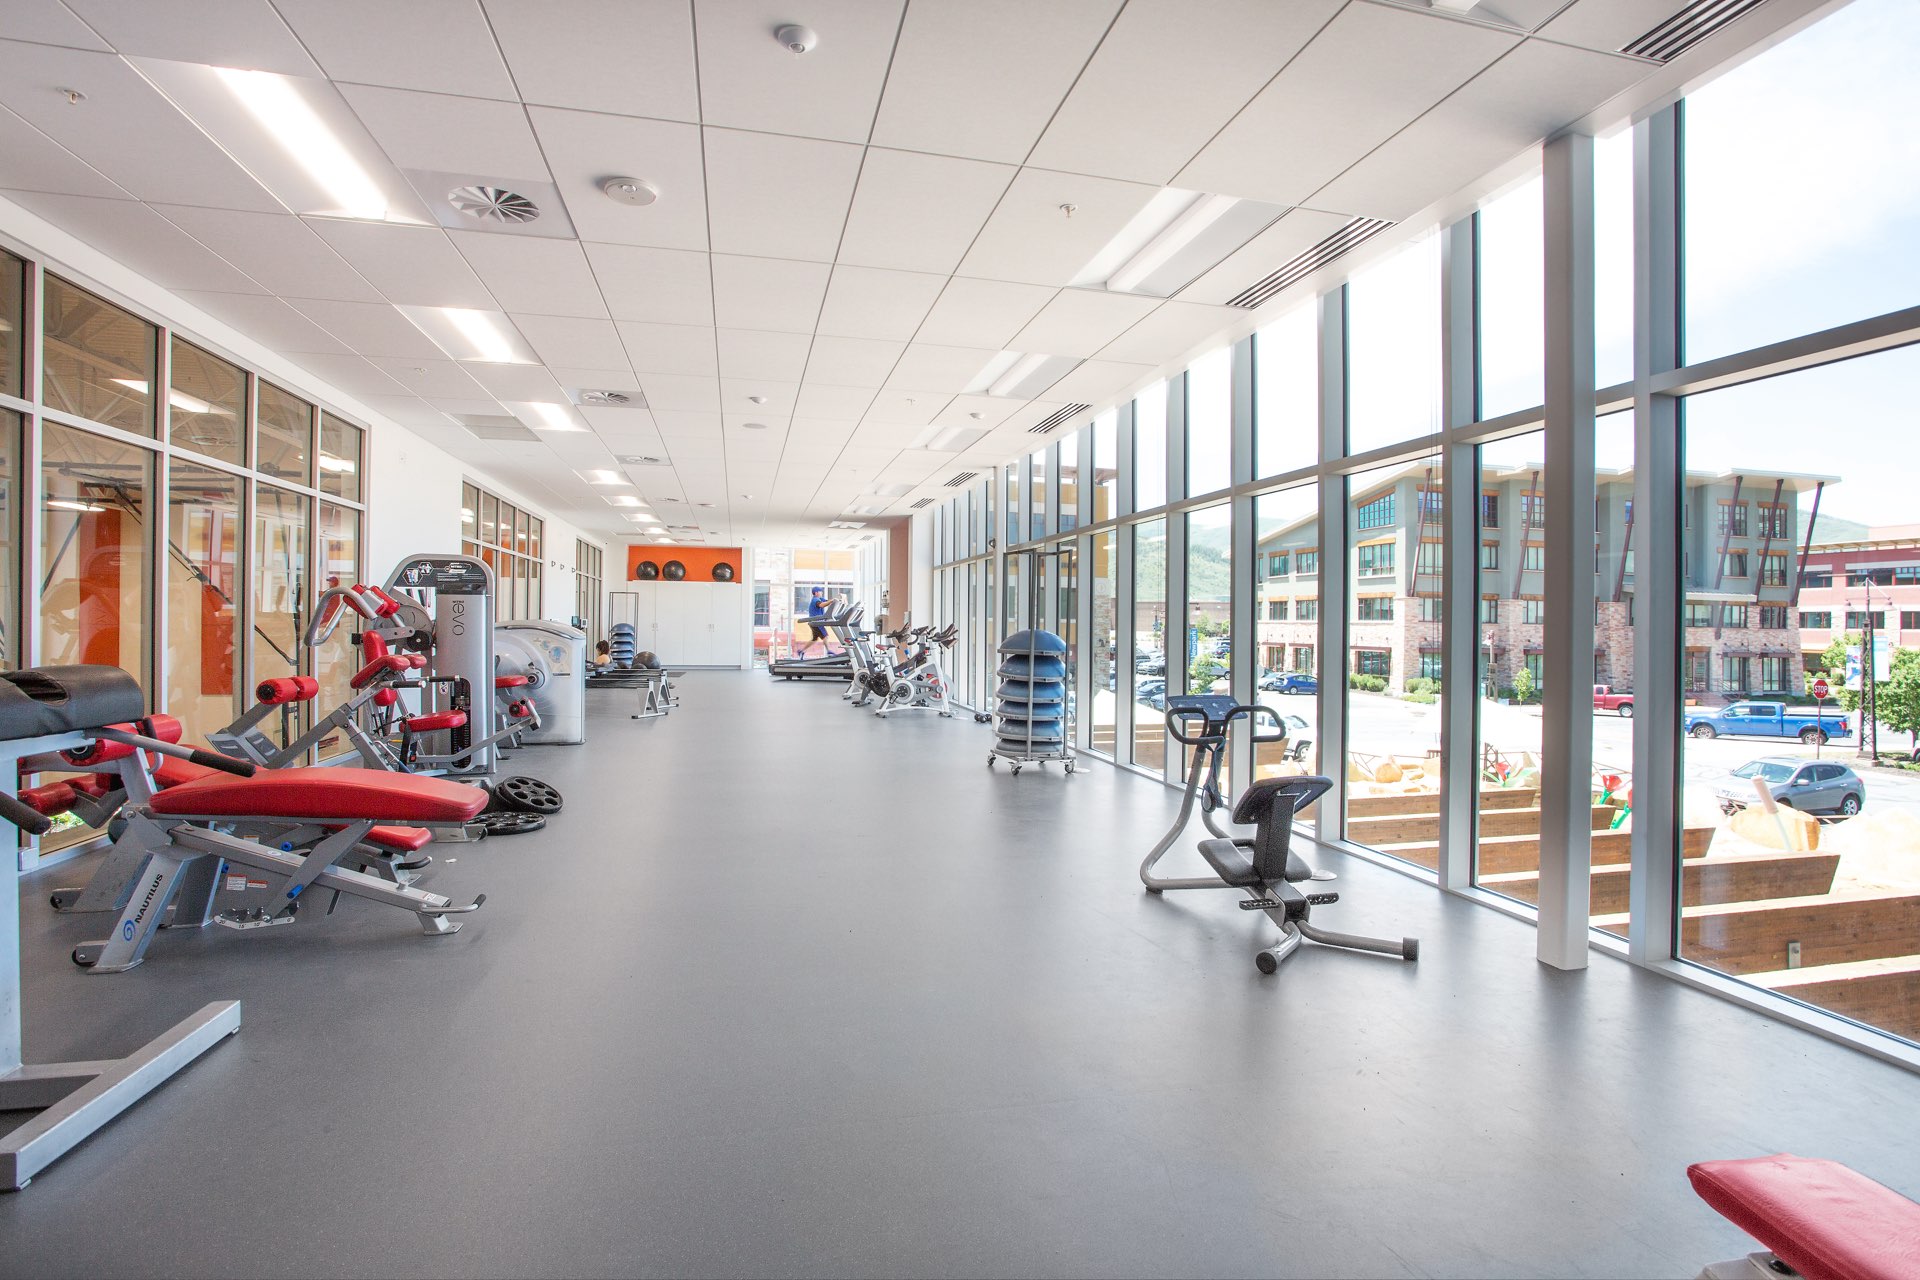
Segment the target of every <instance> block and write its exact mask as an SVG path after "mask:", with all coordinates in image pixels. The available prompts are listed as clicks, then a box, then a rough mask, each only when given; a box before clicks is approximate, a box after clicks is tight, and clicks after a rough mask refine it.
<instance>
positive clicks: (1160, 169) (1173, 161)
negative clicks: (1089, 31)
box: [1028, 0, 1345, 185]
mask: <svg viewBox="0 0 1920 1280" xmlns="http://www.w3.org/2000/svg"><path fill="white" fill-rule="evenodd" d="M1344 2H1345V0H1289V2H1288V3H1286V4H1275V3H1273V0H1208V3H1206V4H1193V3H1191V2H1190V0H1131V3H1129V4H1128V5H1127V7H1126V9H1125V10H1124V11H1123V12H1122V13H1121V14H1120V17H1119V18H1118V19H1116V20H1115V22H1114V24H1113V29H1112V30H1111V31H1109V32H1108V33H1107V38H1106V39H1105V40H1103V41H1101V42H1100V51H1099V52H1098V53H1096V54H1095V55H1094V56H1093V61H1092V62H1090V63H1088V64H1087V69H1086V70H1085V71H1084V72H1083V73H1082V74H1081V76H1080V79H1079V82H1078V83H1076V84H1075V85H1074V86H1073V92H1072V93H1070V94H1068V95H1067V100H1066V101H1065V102H1064V103H1062V104H1061V106H1060V110H1059V112H1058V114H1056V115H1055V116H1054V118H1053V123H1052V124H1050V125H1048V126H1047V132H1046V136H1045V137H1043V138H1041V139H1040V144H1039V145H1038V146H1036V147H1035V148H1034V150H1033V155H1032V156H1031V157H1030V158H1029V160H1028V163H1029V164H1032V165H1036V166H1038V167H1040V168H1043V169H1064V170H1067V171H1069V172H1072V173H1095V174H1101V175H1104V176H1106V177H1111V178H1126V179H1128V180H1130V181H1133V182H1151V183H1154V184H1156V185H1160V184H1165V183H1167V182H1169V181H1171V180H1172V178H1173V175H1174V174H1176V173H1178V172H1180V169H1181V168H1182V166H1184V165H1185V164H1186V163H1187V161H1189V160H1191V159H1193V157H1194V154H1195V153H1196V152H1198V151H1199V150H1200V148H1201V147H1203V146H1205V145H1206V144H1207V140H1208V139H1210V138H1212V137H1213V135H1214V134H1215V133H1217V132H1218V131H1219V130H1220V128H1221V127H1222V126H1223V125H1225V124H1226V123H1227V121H1229V120H1231V119H1232V118H1233V115H1234V113H1235V112H1236V111H1238V110H1240V108H1241V107H1243V106H1245V105H1246V103H1247V101H1248V99H1250V98H1252V97H1253V95H1254V94H1256V93H1258V92H1260V90H1261V88H1262V87H1263V86H1265V84H1266V83H1267V81H1268V80H1270V79H1272V78H1273V76H1274V74H1275V73H1276V72H1278V71H1279V70H1280V68H1281V67H1283V66H1285V65H1286V63H1287V60H1288V59H1290V58H1292V57H1293V55H1294V54H1296V53H1298V52H1299V51H1300V50H1301V49H1302V48H1303V47H1304V46H1305V45H1306V43H1307V41H1308V40H1310V39H1312V38H1313V35H1314V33H1315V32H1316V31H1318V30H1319V29H1320V28H1321V27H1322V26H1323V25H1324V24H1325V23H1326V21H1327V19H1328V18H1331V17H1332V16H1333V15H1334V13H1335V11H1337V10H1338V9H1339V8H1340V6H1341V5H1342V4H1343V3H1344Z"/></svg>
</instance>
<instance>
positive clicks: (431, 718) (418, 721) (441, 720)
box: [406, 711, 467, 733]
mask: <svg viewBox="0 0 1920 1280" xmlns="http://www.w3.org/2000/svg"><path fill="white" fill-rule="evenodd" d="M466 722H467V713H466V712H464V711H431V712H428V713H427V714H426V715H424V716H414V717H413V718H412V719H410V720H408V721H407V722H406V727H407V730H408V732H410V733H433V732H435V731H436V730H439V729H458V728H459V727H460V726H461V725H463V724H465V723H466Z"/></svg>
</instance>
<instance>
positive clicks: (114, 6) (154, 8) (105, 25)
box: [10, 0, 320, 76]
mask: <svg viewBox="0 0 1920 1280" xmlns="http://www.w3.org/2000/svg"><path fill="white" fill-rule="evenodd" d="M68 7H69V8H71V9H72V10H73V11H74V12H75V13H78V14H79V15H80V16H81V17H82V18H85V19H86V20H87V24H88V25H89V26H91V27H92V28H93V29H94V30H95V31H98V32H99V33H100V34H101V35H103V36H105V37H106V38H107V39H108V40H109V41H110V42H111V43H112V44H113V47H114V48H115V49H116V50H118V51H119V52H120V53H123V54H126V55H127V56H129V57H135V58H171V59H172V60H173V61H175V62H200V63H207V64H210V65H212V66H216V67H239V68H241V69H243V70H249V71H277V72H279V73H280V74H281V75H287V76H317V75H319V74H320V68H319V67H318V66H317V65H315V63H314V61H313V59H312V58H310V57H308V56H307V51H306V50H305V49H303V48H301V47H300V42H299V41H298V40H296V39H295V38H294V35H293V32H291V31H289V30H288V29H287V24H286V23H285V22H282V21H281V20H280V15H279V14H277V13H275V12H274V10H273V6H272V5H270V4H268V3H267V2H266V0H71V3H70V4H69V5H68ZM10 20H11V18H10Z"/></svg>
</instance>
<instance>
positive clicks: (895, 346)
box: [806, 337, 906, 387]
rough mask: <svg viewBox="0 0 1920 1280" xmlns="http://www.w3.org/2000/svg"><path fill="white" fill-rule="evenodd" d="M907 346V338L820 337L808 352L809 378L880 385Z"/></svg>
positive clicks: (860, 385)
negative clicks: (886, 340) (900, 340)
mask: <svg viewBox="0 0 1920 1280" xmlns="http://www.w3.org/2000/svg"><path fill="white" fill-rule="evenodd" d="M905 349H906V343H904V342H881V341H878V340H876V339H873V338H837V337H816V338H815V339H814V340H813V350H812V351H811V352H810V353H809V354H808V356H807V374H806V379H807V381H808V382H819V383H827V384H831V385H835V386H852V387H877V386H879V385H880V384H881V383H883V382H885V381H886V380H887V375H888V374H889V373H892V372H893V366H894V363H895V362H896V361H898V360H899V359H900V353H901V352H902V351H904V350H905Z"/></svg>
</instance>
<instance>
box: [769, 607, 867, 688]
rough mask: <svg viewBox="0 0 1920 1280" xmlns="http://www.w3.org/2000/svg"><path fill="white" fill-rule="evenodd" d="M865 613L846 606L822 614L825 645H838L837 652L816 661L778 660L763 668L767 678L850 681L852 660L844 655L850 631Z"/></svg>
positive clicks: (862, 610) (819, 620)
mask: <svg viewBox="0 0 1920 1280" xmlns="http://www.w3.org/2000/svg"><path fill="white" fill-rule="evenodd" d="M865 612H866V606H865V605H856V604H850V605H846V606H845V607H843V608H841V609H839V610H838V611H837V612H835V611H831V610H830V611H829V612H827V613H824V614H822V615H821V616H820V617H819V619H818V622H819V623H820V627H821V629H822V630H823V631H825V632H826V633H827V643H828V644H829V645H831V644H832V643H833V642H834V641H836V640H837V641H839V642H840V652H839V653H835V654H823V655H821V656H820V657H818V658H781V659H780V660H779V661H777V662H769V663H768V664H767V674H768V675H770V676H772V677H773V678H774V679H776V680H782V679H785V680H838V681H839V682H840V683H841V684H845V683H847V682H848V681H849V680H851V679H853V659H852V658H851V657H849V656H848V654H847V647H848V644H849V643H850V641H851V639H852V634H853V631H854V628H856V627H858V626H859V625H860V619H861V617H862V616H863V615H864V614H865Z"/></svg>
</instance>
